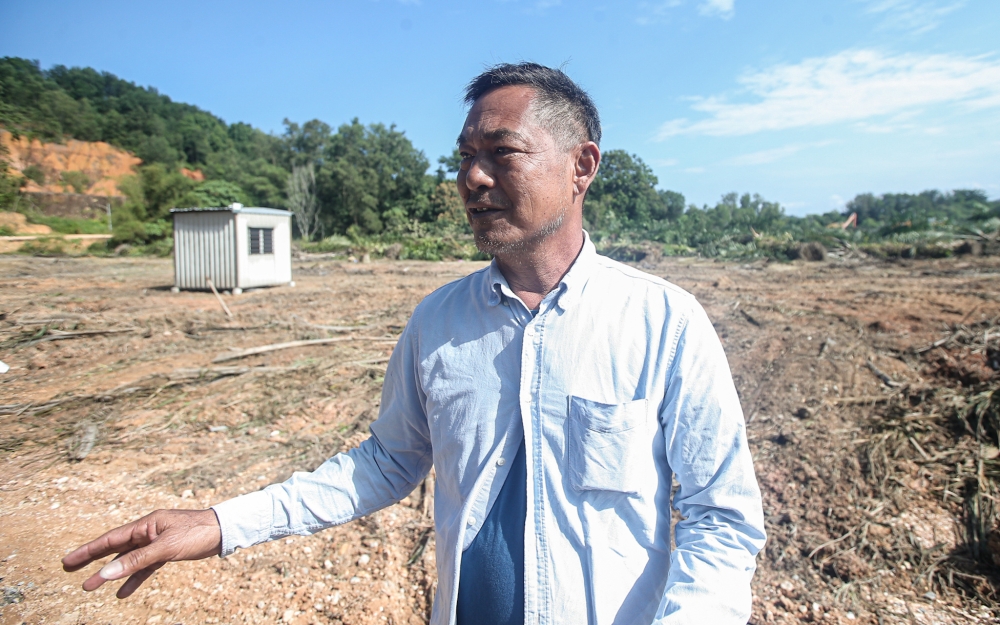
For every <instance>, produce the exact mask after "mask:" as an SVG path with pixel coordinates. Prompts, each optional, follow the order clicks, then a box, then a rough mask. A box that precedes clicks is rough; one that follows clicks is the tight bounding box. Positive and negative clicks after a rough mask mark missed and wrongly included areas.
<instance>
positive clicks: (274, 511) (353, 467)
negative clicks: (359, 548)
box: [212, 436, 430, 556]
mask: <svg viewBox="0 0 1000 625" xmlns="http://www.w3.org/2000/svg"><path fill="white" fill-rule="evenodd" d="M429 467H430V460H429V458H428V459H426V461H425V462H417V463H416V464H415V465H414V466H413V467H410V468H405V467H402V466H400V465H399V464H398V463H397V462H395V461H394V460H392V458H391V457H390V456H389V454H388V453H387V452H386V451H385V450H384V449H383V448H382V446H381V444H379V442H378V439H377V438H375V437H374V436H373V437H370V438H369V439H368V440H366V441H365V442H363V443H362V444H361V445H359V446H358V447H357V448H355V449H352V450H351V451H349V452H347V453H342V454H337V455H336V456H334V457H333V458H331V459H330V460H328V461H326V462H324V463H323V464H322V465H320V466H319V467H318V468H317V469H316V470H315V471H312V472H309V473H305V472H298V473H294V474H293V475H292V477H290V478H289V479H288V480H286V481H284V482H282V483H280V484H272V485H271V486H268V487H267V488H265V489H263V490H260V491H257V492H255V493H249V494H247V495H243V496H240V497H236V498H234V499H230V500H228V501H224V502H222V503H220V504H217V505H215V506H213V507H212V508H213V510H215V513H216V514H217V515H218V517H219V524H220V526H221V528H222V555H223V556H226V555H229V554H231V553H232V552H233V551H235V550H236V549H237V548H246V547H250V546H252V545H256V544H259V543H262V542H267V541H269V540H274V539H276V538H281V537H283V536H288V535H290V534H312V533H315V532H318V531H320V530H322V529H325V528H327V527H331V526H333V525H339V524H341V523H346V522H348V521H351V520H353V519H357V518H359V517H362V516H365V515H366V514H370V513H372V512H374V511H376V510H379V509H381V508H384V507H386V506H388V505H390V504H393V503H395V502H397V501H399V500H400V499H402V498H403V497H405V496H406V495H407V494H409V492H410V491H411V490H413V488H414V487H415V486H416V485H417V484H419V483H420V480H421V479H422V478H423V476H424V475H425V474H426V473H427V470H429Z"/></svg>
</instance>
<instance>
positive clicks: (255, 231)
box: [250, 228, 274, 254]
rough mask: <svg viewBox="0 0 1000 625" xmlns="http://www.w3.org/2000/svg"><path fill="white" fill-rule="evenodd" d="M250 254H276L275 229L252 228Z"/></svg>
mask: <svg viewBox="0 0 1000 625" xmlns="http://www.w3.org/2000/svg"><path fill="white" fill-rule="evenodd" d="M250 253H251V254H273V253H274V228H250Z"/></svg>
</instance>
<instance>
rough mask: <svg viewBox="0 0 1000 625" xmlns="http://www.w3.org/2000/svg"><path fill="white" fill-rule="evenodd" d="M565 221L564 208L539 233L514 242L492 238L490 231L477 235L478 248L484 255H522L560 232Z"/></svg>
mask: <svg viewBox="0 0 1000 625" xmlns="http://www.w3.org/2000/svg"><path fill="white" fill-rule="evenodd" d="M565 219H566V207H565V206H564V207H563V209H562V210H561V211H559V214H558V215H556V216H555V218H554V219H552V221H550V222H548V223H547V224H545V225H544V226H542V227H541V228H540V229H539V230H538V231H536V232H533V233H531V234H529V235H527V236H524V237H521V238H519V239H516V240H514V241H506V240H502V239H500V238H494V237H491V236H490V232H488V231H487V232H482V233H475V242H476V248H477V249H478V250H479V251H480V252H483V253H484V254H490V255H492V256H501V257H503V256H509V255H514V254H518V253H522V252H525V251H527V250H530V249H533V248H535V247H536V246H537V245H538V244H539V243H541V242H542V241H544V240H545V239H547V238H549V237H550V236H552V235H553V234H555V233H556V232H558V231H559V228H561V227H562V225H563V221H564V220H565ZM500 234H502V233H500Z"/></svg>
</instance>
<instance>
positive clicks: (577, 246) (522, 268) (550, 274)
mask: <svg viewBox="0 0 1000 625" xmlns="http://www.w3.org/2000/svg"><path fill="white" fill-rule="evenodd" d="M583 241H584V237H583V230H582V229H579V230H573V231H570V232H568V233H565V234H564V233H554V234H553V235H552V236H550V237H548V238H546V239H545V240H544V241H542V242H540V244H539V245H538V246H537V247H536V249H533V250H521V251H519V252H516V253H513V254H504V255H497V265H499V267H500V272H501V273H502V274H503V277H504V278H506V279H507V284H508V285H510V288H511V290H512V291H514V294H515V295H517V296H518V297H519V298H521V301H522V302H524V305H525V306H527V307H528V310H535V309H537V308H538V305H539V304H541V302H542V300H543V299H545V296H546V295H548V294H549V293H550V292H551V291H552V289H554V288H556V286H558V285H559V282H560V281H561V280H562V279H563V276H565V275H566V272H568V271H569V268H570V267H572V266H573V263H574V262H575V261H576V259H577V257H578V256H579V255H580V251H581V250H582V249H583Z"/></svg>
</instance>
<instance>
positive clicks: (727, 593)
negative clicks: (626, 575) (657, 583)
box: [655, 513, 764, 625]
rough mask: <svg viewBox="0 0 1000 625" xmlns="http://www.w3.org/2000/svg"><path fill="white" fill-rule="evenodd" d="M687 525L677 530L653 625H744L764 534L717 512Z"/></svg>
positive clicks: (682, 524) (747, 616) (686, 523)
mask: <svg viewBox="0 0 1000 625" xmlns="http://www.w3.org/2000/svg"><path fill="white" fill-rule="evenodd" d="M690 521H691V520H690V519H688V520H686V521H682V522H681V523H678V525H677V527H676V543H677V547H676V549H675V550H674V551H673V553H672V554H671V558H670V574H669V576H668V579H667V585H666V588H665V590H664V594H663V602H662V603H661V609H660V611H659V613H658V617H659V618H658V620H656V621H655V623H656V625H679V624H681V623H698V624H701V623H713V624H715V623H718V624H720V625H729V624H731V625H745V623H746V622H747V621H748V620H749V618H750V609H751V593H750V581H751V579H752V578H753V574H754V571H755V569H756V556H757V553H758V552H759V551H760V549H761V548H762V547H763V545H764V533H763V530H762V529H761V528H757V527H755V526H754V525H752V524H748V523H746V522H745V521H741V520H737V519H732V518H726V516H725V515H721V514H718V513H716V514H712V515H710V516H708V517H706V518H703V519H700V520H699V521H698V522H697V523H691V522H690Z"/></svg>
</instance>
